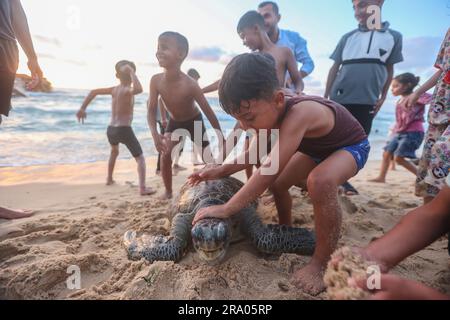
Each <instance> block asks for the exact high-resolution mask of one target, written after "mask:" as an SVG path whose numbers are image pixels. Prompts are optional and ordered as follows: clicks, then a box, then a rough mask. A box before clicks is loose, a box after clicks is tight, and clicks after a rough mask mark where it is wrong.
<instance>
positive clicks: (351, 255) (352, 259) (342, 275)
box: [324, 247, 371, 300]
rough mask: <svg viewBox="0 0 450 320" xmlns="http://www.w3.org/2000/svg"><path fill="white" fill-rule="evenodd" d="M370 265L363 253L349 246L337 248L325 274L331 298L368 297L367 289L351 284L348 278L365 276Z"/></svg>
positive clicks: (355, 298)
mask: <svg viewBox="0 0 450 320" xmlns="http://www.w3.org/2000/svg"><path fill="white" fill-rule="evenodd" d="M370 265H371V264H370V263H369V262H367V261H366V260H365V259H364V258H363V257H362V256H361V255H359V254H358V253H356V252H355V251H353V250H352V249H350V248H349V247H343V248H341V249H339V250H337V251H336V252H335V253H334V254H333V255H332V256H331V261H330V262H329V263H328V268H327V271H326V273H325V276H324V281H325V285H326V286H327V294H328V296H329V297H330V299H333V300H361V299H366V298H368V297H369V294H368V293H367V292H366V291H364V290H362V289H361V288H357V287H353V286H350V285H349V284H348V280H349V279H350V278H353V279H361V278H365V277H366V272H367V269H368V268H369V266H370Z"/></svg>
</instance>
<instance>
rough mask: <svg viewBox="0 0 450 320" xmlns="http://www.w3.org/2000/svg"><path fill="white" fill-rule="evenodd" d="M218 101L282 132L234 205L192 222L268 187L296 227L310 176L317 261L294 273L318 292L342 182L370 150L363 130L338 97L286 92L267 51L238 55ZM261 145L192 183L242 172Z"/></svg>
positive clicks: (249, 121) (252, 122) (251, 122)
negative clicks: (298, 197)
mask: <svg viewBox="0 0 450 320" xmlns="http://www.w3.org/2000/svg"><path fill="white" fill-rule="evenodd" d="M219 99H220V104H221V106H222V107H223V108H224V110H225V111H226V112H227V113H229V114H231V115H232V116H233V117H234V118H236V119H237V120H238V121H239V122H240V124H241V126H242V128H244V129H249V128H252V129H255V130H257V131H258V132H259V131H261V130H271V131H273V130H279V139H278V142H277V143H276V144H275V145H274V147H273V148H272V151H271V152H270V154H269V155H268V158H267V159H266V161H264V163H263V164H262V166H261V168H260V169H258V171H256V172H255V174H254V175H253V176H252V177H251V179H250V180H249V181H248V182H247V183H246V185H245V186H244V187H243V188H242V189H241V190H240V191H239V192H238V193H237V194H236V195H235V196H234V197H233V198H232V199H231V200H230V201H229V202H228V203H226V204H224V205H221V206H213V207H209V208H205V209H202V210H199V212H197V214H196V216H195V218H194V221H193V224H195V223H197V222H198V221H199V220H202V219H204V218H206V217H218V218H227V217H230V216H232V215H234V214H237V213H239V212H240V211H241V210H242V209H243V208H245V207H246V206H247V205H248V204H249V203H251V202H252V201H254V200H256V199H257V198H258V197H259V196H260V195H261V194H262V193H263V192H264V191H265V190H266V189H267V188H269V187H270V189H271V190H272V192H273V195H274V198H275V203H276V206H277V211H278V217H279V222H280V224H285V225H291V224H292V217H291V211H292V198H291V196H290V194H289V189H290V188H291V187H292V186H294V185H299V184H302V183H303V182H304V181H305V180H306V181H307V185H308V192H309V196H310V198H311V200H312V203H313V207H314V222H315V229H316V238H317V246H316V250H315V252H314V256H313V258H312V260H311V262H310V263H309V264H308V265H307V266H305V267H304V268H303V269H301V270H299V271H298V272H297V273H296V274H295V275H294V282H295V283H296V284H297V285H298V286H300V287H301V288H303V290H305V291H306V292H308V293H310V294H319V293H320V292H321V291H323V290H324V289H325V286H324V283H323V279H322V278H323V273H324V270H325V268H326V266H327V262H328V260H329V259H330V256H331V254H332V253H333V251H334V250H335V249H336V246H337V242H338V239H339V236H340V229H341V222H342V212H341V208H340V205H339V203H338V196H337V191H338V186H339V185H341V184H342V183H344V182H345V181H347V180H348V179H350V178H351V177H353V176H355V175H356V174H357V173H358V172H359V171H360V170H361V169H362V168H363V167H364V166H365V163H366V161H367V158H368V155H369V151H370V145H369V142H368V140H367V135H366V134H365V133H364V129H363V128H362V127H361V125H360V124H359V123H358V121H357V120H356V119H355V118H354V117H353V116H352V115H351V114H350V112H348V111H347V110H346V109H345V108H344V107H342V106H341V105H339V104H337V103H335V102H332V101H330V100H325V99H323V98H320V97H313V96H296V97H293V98H289V97H288V96H286V95H285V92H284V90H283V89H281V87H280V84H279V81H278V77H277V73H276V69H275V65H274V63H273V60H272V59H270V57H268V56H267V55H264V54H259V53H253V54H243V55H240V56H237V57H236V58H234V59H233V60H232V61H231V63H230V64H229V65H228V66H227V68H226V69H225V73H224V75H223V77H222V80H221V81H220V88H219ZM256 148H257V146H256V145H255V144H254V143H252V145H251V146H250V149H249V150H248V151H247V152H245V153H244V154H243V155H242V156H241V158H240V159H237V161H236V162H233V163H232V164H225V165H222V166H219V167H215V168H212V169H204V170H203V171H200V172H197V173H194V174H193V175H192V176H191V177H190V179H191V183H193V184H196V183H199V182H201V181H205V180H212V179H217V178H220V177H225V176H229V175H232V174H234V173H236V172H238V171H241V170H244V169H245V168H246V167H247V166H249V165H250V164H249V163H248V159H249V157H250V155H251V154H253V153H254V152H255V149H256ZM241 163H244V164H241ZM269 169H270V170H271V172H270V174H269V173H268V172H267V171H268V170H269ZM272 169H273V171H272Z"/></svg>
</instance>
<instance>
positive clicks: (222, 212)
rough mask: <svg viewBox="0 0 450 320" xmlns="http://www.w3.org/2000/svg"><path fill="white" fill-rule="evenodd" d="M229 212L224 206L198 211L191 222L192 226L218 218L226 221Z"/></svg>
mask: <svg viewBox="0 0 450 320" xmlns="http://www.w3.org/2000/svg"><path fill="white" fill-rule="evenodd" d="M231 214H232V213H231V212H230V211H229V210H228V208H227V206H226V205H224V204H223V205H219V206H212V207H208V208H202V209H200V210H199V211H198V212H197V214H196V215H195V217H194V220H193V221H192V225H193V226H194V225H195V224H196V223H197V222H199V221H200V220H203V219H205V218H218V219H227V218H229V217H230V216H231Z"/></svg>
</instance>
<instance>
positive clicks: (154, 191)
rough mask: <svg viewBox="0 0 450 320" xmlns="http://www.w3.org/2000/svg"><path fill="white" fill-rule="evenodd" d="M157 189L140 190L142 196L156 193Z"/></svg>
mask: <svg viewBox="0 0 450 320" xmlns="http://www.w3.org/2000/svg"><path fill="white" fill-rule="evenodd" d="M155 193H156V190H153V189H152V188H144V189H141V190H140V194H141V196H151V195H152V194H155Z"/></svg>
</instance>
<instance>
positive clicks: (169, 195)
mask: <svg viewBox="0 0 450 320" xmlns="http://www.w3.org/2000/svg"><path fill="white" fill-rule="evenodd" d="M170 199H172V193H171V192H166V193H164V194H163V195H162V196H160V197H159V200H170Z"/></svg>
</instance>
